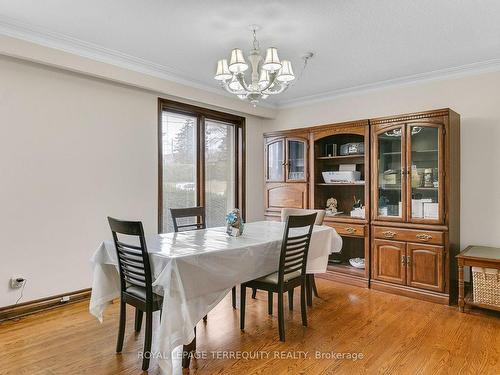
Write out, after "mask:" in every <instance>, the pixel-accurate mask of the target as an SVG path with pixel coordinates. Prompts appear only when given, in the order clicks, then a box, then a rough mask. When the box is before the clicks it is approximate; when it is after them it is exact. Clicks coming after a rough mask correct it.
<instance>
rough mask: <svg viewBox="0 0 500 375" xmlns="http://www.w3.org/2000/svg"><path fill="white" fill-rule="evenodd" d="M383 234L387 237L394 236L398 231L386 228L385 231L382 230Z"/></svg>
mask: <svg viewBox="0 0 500 375" xmlns="http://www.w3.org/2000/svg"><path fill="white" fill-rule="evenodd" d="M382 235H383V236H384V237H385V238H394V237H395V236H396V233H394V232H392V231H390V230H386V231H385V232H382Z"/></svg>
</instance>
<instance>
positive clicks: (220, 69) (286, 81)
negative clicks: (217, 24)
mask: <svg viewBox="0 0 500 375" xmlns="http://www.w3.org/2000/svg"><path fill="white" fill-rule="evenodd" d="M252 31H253V48H252V50H251V51H250V54H249V55H248V61H249V62H250V64H248V63H247V60H245V56H244V55H243V51H242V50H241V49H239V48H234V49H233V50H232V51H231V55H230V58H229V62H228V60H227V59H221V60H219V61H218V62H217V70H216V72H215V76H214V79H216V80H217V81H219V82H220V83H221V86H222V87H223V88H224V89H225V90H226V91H228V92H229V93H231V94H235V95H237V96H238V98H240V99H242V100H248V101H250V102H251V103H252V104H254V105H256V103H258V102H259V100H262V99H266V98H267V97H269V95H277V94H280V93H282V92H283V91H285V90H286V89H287V88H288V86H289V85H290V83H291V82H292V81H293V80H294V79H295V75H294V73H293V69H292V63H291V62H290V61H289V60H280V58H279V56H278V49H277V48H275V47H269V48H268V49H267V50H266V56H265V59H263V58H262V56H261V54H260V49H259V42H258V41H257V36H256V29H253V30H252ZM248 68H251V69H250V74H247V73H246V72H247V71H248V70H249V69H248ZM248 75H250V80H249V83H248V82H247V77H246V76H248Z"/></svg>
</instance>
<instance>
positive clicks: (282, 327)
mask: <svg viewBox="0 0 500 375" xmlns="http://www.w3.org/2000/svg"><path fill="white" fill-rule="evenodd" d="M278 331H279V335H280V341H283V342H284V341H285V314H284V311H283V291H279V292H278Z"/></svg>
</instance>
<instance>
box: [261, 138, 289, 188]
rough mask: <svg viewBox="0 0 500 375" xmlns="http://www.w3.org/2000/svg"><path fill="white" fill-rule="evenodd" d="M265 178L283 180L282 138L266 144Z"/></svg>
mask: <svg viewBox="0 0 500 375" xmlns="http://www.w3.org/2000/svg"><path fill="white" fill-rule="evenodd" d="M266 180H267V181H278V182H280V181H284V180H285V142H284V140H283V139H278V140H276V141H272V142H271V143H268V144H267V145H266Z"/></svg>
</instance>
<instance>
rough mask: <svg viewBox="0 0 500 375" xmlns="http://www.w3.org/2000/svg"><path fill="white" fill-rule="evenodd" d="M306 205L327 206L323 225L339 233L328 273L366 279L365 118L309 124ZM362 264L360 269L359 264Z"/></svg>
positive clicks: (316, 207) (362, 282)
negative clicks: (339, 241)
mask: <svg viewBox="0 0 500 375" xmlns="http://www.w3.org/2000/svg"><path fill="white" fill-rule="evenodd" d="M310 139H311V140H310V142H311V145H310V150H311V156H310V160H311V164H310V165H311V166H310V168H311V171H312V173H311V178H310V181H309V184H310V185H309V190H310V204H309V206H310V207H314V208H315V209H326V211H327V214H326V217H325V224H327V225H330V226H332V227H334V228H335V229H336V230H337V232H338V233H339V234H340V235H341V236H342V239H343V246H342V251H341V252H340V253H337V254H332V255H331V256H330V261H329V266H328V270H329V276H331V278H334V279H336V278H337V279H338V278H340V279H343V280H346V279H347V278H350V279H351V281H353V279H357V281H358V283H359V284H360V285H364V286H368V279H369V266H368V264H369V258H370V257H369V236H368V232H369V228H368V222H369V207H370V204H369V199H370V190H369V180H370V178H369V176H370V174H369V160H370V159H369V149H370V147H369V139H370V138H369V125H368V121H359V122H352V123H341V124H335V125H327V126H321V127H318V128H316V129H314V128H313V130H312V132H311V136H310ZM363 262H364V267H363Z"/></svg>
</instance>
